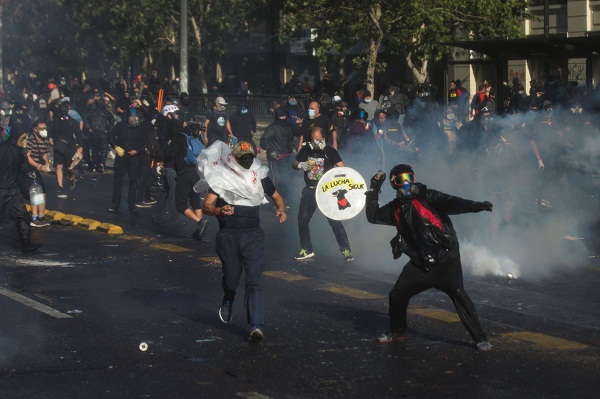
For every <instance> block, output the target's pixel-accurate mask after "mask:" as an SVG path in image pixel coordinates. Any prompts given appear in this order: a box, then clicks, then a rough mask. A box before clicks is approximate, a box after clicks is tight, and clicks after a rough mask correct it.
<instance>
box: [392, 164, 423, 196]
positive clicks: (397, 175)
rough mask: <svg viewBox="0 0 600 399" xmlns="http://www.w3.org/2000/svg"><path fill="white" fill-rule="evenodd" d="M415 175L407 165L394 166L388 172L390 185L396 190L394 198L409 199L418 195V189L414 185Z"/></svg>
mask: <svg viewBox="0 0 600 399" xmlns="http://www.w3.org/2000/svg"><path fill="white" fill-rule="evenodd" d="M414 182H415V174H414V172H413V171H412V168H411V167H410V166H409V165H396V166H394V167H393V168H392V170H391V172H390V183H391V185H392V188H393V189H394V190H396V197H398V198H401V199H406V198H411V197H412V196H413V195H417V194H418V193H419V188H418V187H417V186H415V185H414Z"/></svg>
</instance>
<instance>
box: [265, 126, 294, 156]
mask: <svg viewBox="0 0 600 399" xmlns="http://www.w3.org/2000/svg"><path fill="white" fill-rule="evenodd" d="M260 146H261V147H262V148H263V149H265V150H266V151H267V155H268V156H269V157H270V156H271V153H273V152H274V153H277V155H281V154H291V153H292V152H293V151H294V130H293V128H292V125H290V124H289V123H288V122H287V121H286V120H285V119H284V120H281V119H276V120H275V122H273V123H271V124H270V125H269V126H267V127H266V129H265V132H264V133H263V135H262V136H261V138H260Z"/></svg>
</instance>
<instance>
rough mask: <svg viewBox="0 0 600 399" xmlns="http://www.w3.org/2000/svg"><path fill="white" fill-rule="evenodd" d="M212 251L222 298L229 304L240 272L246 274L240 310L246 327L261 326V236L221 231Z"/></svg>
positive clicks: (255, 231) (257, 232) (259, 231)
mask: <svg viewBox="0 0 600 399" xmlns="http://www.w3.org/2000/svg"><path fill="white" fill-rule="evenodd" d="M215 244H216V251H217V255H219V258H220V259H221V264H222V270H223V280H222V286H223V292H224V298H225V299H227V300H229V301H233V299H234V298H235V294H236V290H237V286H238V285H239V283H240V278H241V276H242V271H244V272H246V293H245V294H244V307H245V308H246V316H247V319H248V323H249V324H251V325H252V324H264V321H265V313H264V308H263V289H262V286H261V284H260V276H261V274H262V272H263V270H264V269H265V233H264V231H263V230H262V229H261V228H260V227H257V228H255V229H250V230H235V229H222V230H220V231H219V232H218V233H217V237H216V243H215Z"/></svg>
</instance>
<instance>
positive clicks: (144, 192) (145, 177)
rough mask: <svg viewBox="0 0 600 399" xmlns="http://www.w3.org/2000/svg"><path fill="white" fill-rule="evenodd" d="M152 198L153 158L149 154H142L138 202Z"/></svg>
mask: <svg viewBox="0 0 600 399" xmlns="http://www.w3.org/2000/svg"><path fill="white" fill-rule="evenodd" d="M151 199H152V158H151V157H150V155H148V154H145V153H144V154H140V173H139V179H138V191H137V199H136V202H142V201H150V200H151Z"/></svg>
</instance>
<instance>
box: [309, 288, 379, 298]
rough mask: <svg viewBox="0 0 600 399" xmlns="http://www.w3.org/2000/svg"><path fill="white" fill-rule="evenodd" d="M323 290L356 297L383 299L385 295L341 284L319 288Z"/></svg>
mask: <svg viewBox="0 0 600 399" xmlns="http://www.w3.org/2000/svg"><path fill="white" fill-rule="evenodd" d="M321 289H322V290H324V291H329V292H333V293H334V294H340V295H345V296H349V297H351V298H356V299H383V298H385V296H382V295H378V294H373V293H370V292H368V291H363V290H356V289H354V288H349V287H344V286H343V285H333V286H330V287H326V288H321Z"/></svg>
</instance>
